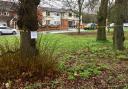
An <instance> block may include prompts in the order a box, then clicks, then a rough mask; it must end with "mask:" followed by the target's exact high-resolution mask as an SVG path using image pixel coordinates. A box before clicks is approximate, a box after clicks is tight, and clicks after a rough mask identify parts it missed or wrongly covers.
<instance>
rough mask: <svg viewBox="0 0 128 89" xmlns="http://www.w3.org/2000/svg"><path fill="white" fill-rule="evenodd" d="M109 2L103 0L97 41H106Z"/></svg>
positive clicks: (99, 14)
mask: <svg viewBox="0 0 128 89" xmlns="http://www.w3.org/2000/svg"><path fill="white" fill-rule="evenodd" d="M107 8H108V0H101V5H100V8H99V13H98V30H97V40H106V39H107V38H106V18H107Z"/></svg>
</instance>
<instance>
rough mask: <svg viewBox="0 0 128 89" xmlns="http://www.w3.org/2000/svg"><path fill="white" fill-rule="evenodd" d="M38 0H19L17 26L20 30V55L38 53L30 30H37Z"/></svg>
mask: <svg viewBox="0 0 128 89" xmlns="http://www.w3.org/2000/svg"><path fill="white" fill-rule="evenodd" d="M39 3H40V0H19V10H18V16H19V17H18V22H17V24H18V27H19V29H20V30H21V40H20V41H21V46H20V47H21V53H22V56H24V57H26V56H27V57H28V56H34V55H36V54H38V50H37V47H36V40H35V39H31V31H37V29H38V21H37V6H38V5H39Z"/></svg>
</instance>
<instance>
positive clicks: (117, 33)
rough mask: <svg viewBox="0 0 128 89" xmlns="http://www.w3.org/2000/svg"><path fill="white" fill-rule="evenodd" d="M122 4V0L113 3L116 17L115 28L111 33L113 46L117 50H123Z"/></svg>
mask: <svg viewBox="0 0 128 89" xmlns="http://www.w3.org/2000/svg"><path fill="white" fill-rule="evenodd" d="M123 2H124V0H116V2H115V9H116V16H115V28H114V33H113V46H114V48H115V49H117V50H123V49H124V40H125V38H124V31H123V19H124V16H123V6H122V5H123Z"/></svg>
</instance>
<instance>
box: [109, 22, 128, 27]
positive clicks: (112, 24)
mask: <svg viewBox="0 0 128 89" xmlns="http://www.w3.org/2000/svg"><path fill="white" fill-rule="evenodd" d="M114 26H115V23H111V24H110V25H109V27H110V28H114ZM123 27H128V23H123Z"/></svg>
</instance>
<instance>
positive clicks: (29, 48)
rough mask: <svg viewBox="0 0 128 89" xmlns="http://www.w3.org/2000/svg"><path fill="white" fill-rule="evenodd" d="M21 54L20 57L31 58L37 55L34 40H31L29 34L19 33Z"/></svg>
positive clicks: (27, 32) (28, 32)
mask: <svg viewBox="0 0 128 89" xmlns="http://www.w3.org/2000/svg"><path fill="white" fill-rule="evenodd" d="M21 54H22V57H32V56H34V55H37V54H38V49H37V48H36V40H35V39H31V32H30V31H26V32H21Z"/></svg>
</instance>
